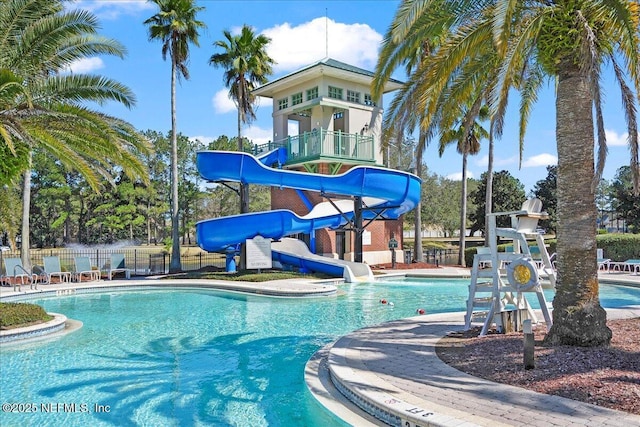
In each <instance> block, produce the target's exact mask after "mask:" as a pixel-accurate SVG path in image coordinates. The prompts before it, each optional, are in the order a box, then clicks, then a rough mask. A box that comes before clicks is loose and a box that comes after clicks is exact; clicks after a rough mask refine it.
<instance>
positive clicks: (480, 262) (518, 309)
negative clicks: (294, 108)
mask: <svg viewBox="0 0 640 427" xmlns="http://www.w3.org/2000/svg"><path fill="white" fill-rule="evenodd" d="M503 215H509V216H510V217H511V227H510V228H499V227H497V226H496V217H497V216H503ZM547 218H549V214H547V213H546V212H542V202H541V201H540V200H539V199H537V198H533V199H529V200H527V201H525V202H524V203H523V204H522V208H521V210H519V211H513V212H494V213H490V214H488V215H487V219H488V227H489V229H488V230H487V232H488V237H489V248H488V250H487V248H483V249H481V250H479V251H478V253H477V254H476V255H475V256H474V258H473V267H472V270H471V283H470V285H469V299H468V300H467V312H466V314H465V330H468V329H470V328H471V326H472V323H476V322H483V327H482V330H481V332H480V335H481V336H482V335H486V334H487V332H488V330H489V328H490V327H491V325H492V324H494V323H495V324H496V327H497V328H499V329H501V330H503V331H504V330H505V329H507V326H508V325H506V324H505V323H506V322H507V320H509V321H511V322H515V325H516V329H518V327H519V326H520V325H521V323H522V320H523V319H524V318H525V316H527V317H528V318H530V319H532V321H533V322H535V323H537V321H538V320H537V318H536V315H535V313H534V312H533V310H532V309H531V306H530V304H529V302H528V301H527V298H526V294H531V293H535V294H536V296H537V298H538V302H539V303H540V309H541V310H542V314H543V316H544V319H545V322H546V325H547V329H549V328H550V327H551V323H552V320H551V316H550V314H549V309H548V307H547V301H546V299H545V296H544V292H543V288H542V281H541V277H544V278H545V279H547V280H548V282H549V284H550V286H553V287H555V284H556V272H555V269H554V267H553V265H552V263H551V258H550V257H549V253H548V252H547V249H546V246H545V244H544V237H543V236H542V234H541V233H539V232H538V231H536V228H537V226H538V221H539V220H540V219H547ZM499 238H506V239H510V240H511V241H512V244H513V251H512V252H498V239H499ZM529 240H535V241H536V243H537V246H538V249H539V253H540V258H541V259H540V262H539V263H537V262H535V261H534V259H533V257H532V254H531V252H532V251H531V248H530V247H529V243H528V241H529ZM482 267H485V268H482ZM508 305H511V306H513V307H514V308H513V309H512V310H508V309H507V307H508ZM511 316H515V319H513V318H511V319H510V317H511Z"/></svg>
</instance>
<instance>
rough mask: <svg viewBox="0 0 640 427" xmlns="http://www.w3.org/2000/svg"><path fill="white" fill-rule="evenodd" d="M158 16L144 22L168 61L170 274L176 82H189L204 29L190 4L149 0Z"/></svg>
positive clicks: (175, 263)
mask: <svg viewBox="0 0 640 427" xmlns="http://www.w3.org/2000/svg"><path fill="white" fill-rule="evenodd" d="M152 1H153V2H154V3H155V4H156V5H157V6H158V8H159V11H158V13H156V14H155V15H153V16H152V17H151V18H149V19H147V20H146V21H144V23H145V25H148V26H149V40H160V41H161V42H162V58H163V59H165V60H166V59H167V54H168V55H169V58H170V60H171V240H172V245H171V263H170V265H169V271H170V272H178V271H181V270H182V265H181V262H180V218H179V215H180V208H179V205H178V203H179V200H178V198H179V195H178V140H177V138H178V134H177V124H176V81H177V80H178V79H180V76H182V77H184V78H185V79H189V69H188V68H187V61H188V59H189V44H190V43H193V44H194V45H195V46H199V44H198V36H199V34H198V30H199V29H201V28H206V25H205V24H204V22H201V21H198V20H197V19H196V15H197V14H198V12H200V11H201V10H203V9H204V8H203V7H197V6H196V5H195V2H194V0H152Z"/></svg>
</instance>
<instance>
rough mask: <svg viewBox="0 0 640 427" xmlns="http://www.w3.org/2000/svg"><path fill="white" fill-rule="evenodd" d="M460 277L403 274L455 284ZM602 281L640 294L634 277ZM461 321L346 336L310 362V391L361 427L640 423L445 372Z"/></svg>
mask: <svg viewBox="0 0 640 427" xmlns="http://www.w3.org/2000/svg"><path fill="white" fill-rule="evenodd" d="M456 270H457V271H456ZM459 270H462V269H448V271H447V272H442V271H437V270H436V271H433V270H406V271H403V273H407V274H408V275H412V276H413V275H415V276H431V277H433V276H449V275H451V276H452V277H460V273H462V272H461V271H459ZM443 273H446V274H443ZM456 273H458V274H456ZM467 274H468V272H467ZM603 276H605V277H603ZM600 279H601V281H602V282H608V281H612V282H615V283H625V284H628V285H634V286H640V276H638V275H635V276H633V275H629V274H617V273H613V274H612V273H601V274H600ZM463 316H464V313H444V314H433V315H426V316H418V317H412V318H408V319H401V320H397V321H392V322H388V323H384V324H381V325H376V326H372V327H368V328H364V329H360V330H358V331H355V332H353V333H351V334H348V335H346V336H344V337H342V338H340V339H339V340H337V341H336V342H335V343H333V344H332V345H329V346H327V347H325V348H324V349H322V350H321V351H320V352H318V353H317V354H316V356H315V357H314V358H313V359H311V360H310V362H309V364H308V365H307V372H306V374H305V375H306V377H305V378H306V381H307V385H308V386H309V389H310V390H311V391H312V393H313V394H314V395H315V396H316V398H317V399H318V400H319V401H320V402H321V403H322V404H323V405H325V407H327V408H328V409H330V410H332V411H333V412H335V413H336V414H337V415H338V416H340V417H342V418H343V420H345V421H346V422H348V423H350V424H352V425H359V426H360V425H385V424H390V425H395V426H403V427H404V426H409V427H414V426H447V427H453V426H549V425H554V426H594V427H595V426H620V427H622V426H640V416H638V415H633V414H629V413H626V412H620V411H614V410H611V409H607V408H603V407H600V406H595V405H591V404H587V403H582V402H578V401H575V400H571V399H566V398H562V397H558V396H550V395H546V394H541V393H536V392H532V391H529V390H525V389H522V388H518V387H513V386H509V385H504V384H498V383H494V382H491V381H486V380H483V379H480V378H477V377H473V376H471V375H468V374H465V373H463V372H461V371H458V370H457V369H455V368H452V367H450V366H449V365H447V364H445V363H444V362H442V361H441V360H440V359H439V358H438V356H437V355H436V351H435V347H436V344H437V342H438V341H439V340H440V339H441V338H442V337H444V336H445V335H446V334H447V333H448V332H450V331H459V330H462V329H463V328H464V321H463ZM607 316H608V318H609V319H618V318H629V317H640V305H637V306H632V307H628V308H621V309H607ZM344 396H347V397H348V402H346V403H345V402H344V400H345V398H344ZM354 402H355V404H356V405H357V406H356V405H354ZM362 408H364V409H365V410H366V413H365V411H363V410H362ZM372 414H373V415H375V417H373V416H372ZM358 416H359V417H362V418H361V419H360V420H358V418H356V417H358ZM382 421H384V423H383V422H382Z"/></svg>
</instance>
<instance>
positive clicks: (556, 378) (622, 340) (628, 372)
mask: <svg viewBox="0 0 640 427" xmlns="http://www.w3.org/2000/svg"><path fill="white" fill-rule="evenodd" d="M607 325H608V326H609V328H611V330H612V331H613V338H612V340H611V345H610V346H609V347H586V348H585V347H570V346H558V347H543V346H542V340H543V338H544V336H545V335H546V328H545V327H544V326H542V327H537V328H536V330H535V342H536V346H535V368H534V369H531V370H525V369H524V366H523V350H524V344H523V334H522V333H519V332H516V333H510V334H490V335H487V336H485V337H478V334H479V330H480V329H479V328H474V329H472V330H470V331H466V332H457V333H452V334H450V335H449V336H447V337H445V338H443V339H442V340H441V341H440V342H439V343H438V346H437V348H436V352H437V354H438V356H439V357H440V359H442V360H443V361H444V362H445V363H447V364H449V365H450V366H453V367H454V368H456V369H458V370H460V371H463V372H466V373H468V374H470V375H474V376H477V377H481V378H485V379H487V380H490V381H494V382H498V383H503V384H509V385H513V386H517V387H522V388H525V389H528V390H533V391H537V392H539V393H546V394H551V395H557V396H562V397H567V398H569V399H574V400H578V401H582V402H587V403H591V404H594V405H598V406H604V407H607V408H611V409H616V410H620V411H625V412H629V413H632V414H637V415H640V318H634V319H624V320H610V321H608V322H607Z"/></svg>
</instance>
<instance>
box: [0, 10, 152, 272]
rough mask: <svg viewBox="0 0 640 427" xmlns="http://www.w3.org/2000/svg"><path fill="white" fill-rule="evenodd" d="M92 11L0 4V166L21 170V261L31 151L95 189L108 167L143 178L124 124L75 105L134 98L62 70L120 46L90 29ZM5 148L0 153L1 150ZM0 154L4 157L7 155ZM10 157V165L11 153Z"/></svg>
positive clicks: (132, 135)
mask: <svg viewBox="0 0 640 427" xmlns="http://www.w3.org/2000/svg"><path fill="white" fill-rule="evenodd" d="M97 27H98V23H97V20H96V18H95V16H94V15H92V14H91V13H89V12H86V11H83V10H74V11H65V10H64V7H63V2H62V1H59V0H15V1H3V2H0V138H1V139H2V144H3V145H5V147H3V150H1V151H0V153H1V154H2V155H3V156H5V157H3V158H1V159H0V160H1V161H0V163H3V162H5V161H8V162H9V163H10V164H11V163H12V162H13V164H18V167H15V168H14V169H12V175H14V178H13V179H11V182H14V180H15V173H16V172H17V171H21V172H22V176H23V182H22V186H23V191H22V196H23V200H22V231H21V242H22V244H21V251H22V262H23V265H25V266H26V267H29V266H30V260H29V256H28V254H29V248H30V241H29V234H30V224H29V209H30V205H31V170H30V169H31V164H32V161H31V153H32V150H33V149H34V148H35V147H39V148H42V149H43V150H45V151H47V152H49V153H50V154H51V155H52V156H53V157H55V158H56V159H57V160H58V161H60V162H61V164H62V165H64V167H65V168H67V169H69V170H75V171H78V172H79V173H81V174H82V175H83V176H84V177H85V179H86V180H87V182H88V183H89V184H90V185H91V188H92V189H93V190H94V191H99V190H100V187H101V186H102V184H103V182H104V181H103V179H104V178H109V171H110V170H111V167H112V166H113V165H114V164H117V165H119V166H120V167H122V168H123V170H124V171H125V172H126V173H128V174H131V175H132V176H141V177H144V176H146V171H145V168H144V165H143V164H142V163H141V162H140V159H139V157H138V154H139V153H140V152H144V151H147V150H148V145H147V144H146V141H145V140H144V138H142V137H141V135H139V134H138V133H137V132H136V131H135V129H133V127H132V126H131V125H129V124H128V123H126V122H124V121H122V120H120V119H118V118H115V117H111V116H107V115H105V114H102V113H99V112H97V111H94V110H91V109H88V108H86V107H83V106H82V103H83V102H86V101H92V102H96V103H98V104H101V103H104V102H106V101H116V102H119V103H121V104H123V105H125V106H127V107H130V106H132V105H133V104H134V102H135V97H134V96H133V94H132V93H131V91H130V90H129V89H128V88H127V87H125V86H123V85H122V84H120V83H118V82H116V81H113V80H110V79H107V78H104V77H101V76H96V75H86V74H81V73H80V74H78V73H73V74H66V73H65V70H66V68H67V67H69V66H70V65H71V64H72V63H73V62H74V61H76V60H79V59H82V58H86V57H90V56H93V55H99V54H106V55H116V56H120V57H122V56H123V55H124V53H125V50H124V48H123V47H122V46H121V45H120V44H119V43H118V42H116V41H114V40H112V39H108V38H105V37H102V36H100V35H98V34H97V32H96V31H97ZM7 148H8V150H7ZM7 153H9V154H8V156H7ZM16 156H17V158H18V160H17V162H16V160H15V157H16Z"/></svg>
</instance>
